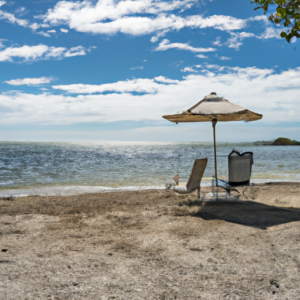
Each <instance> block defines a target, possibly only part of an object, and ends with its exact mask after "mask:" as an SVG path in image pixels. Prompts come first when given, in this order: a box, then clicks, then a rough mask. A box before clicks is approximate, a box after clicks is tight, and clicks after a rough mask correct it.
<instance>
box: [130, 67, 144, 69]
mask: <svg viewBox="0 0 300 300" xmlns="http://www.w3.org/2000/svg"><path fill="white" fill-rule="evenodd" d="M143 69H144V66H138V67H133V68H130V70H143Z"/></svg>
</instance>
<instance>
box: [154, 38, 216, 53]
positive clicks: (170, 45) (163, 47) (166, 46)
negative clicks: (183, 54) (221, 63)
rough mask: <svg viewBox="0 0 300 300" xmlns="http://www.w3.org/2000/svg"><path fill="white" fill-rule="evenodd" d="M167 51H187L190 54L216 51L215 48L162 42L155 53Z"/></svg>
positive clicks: (165, 40) (167, 41)
mask: <svg viewBox="0 0 300 300" xmlns="http://www.w3.org/2000/svg"><path fill="white" fill-rule="evenodd" d="M168 49H179V50H187V51H192V52H212V51H216V49H215V48H195V47H192V46H190V45H188V44H183V43H170V41H169V40H167V39H164V40H162V41H161V42H160V43H159V45H158V46H157V47H156V48H155V51H165V50H168Z"/></svg>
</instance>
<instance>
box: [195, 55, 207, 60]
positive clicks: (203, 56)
mask: <svg viewBox="0 0 300 300" xmlns="http://www.w3.org/2000/svg"><path fill="white" fill-rule="evenodd" d="M196 57H198V58H202V59H206V58H208V56H206V55H203V54H197V55H196Z"/></svg>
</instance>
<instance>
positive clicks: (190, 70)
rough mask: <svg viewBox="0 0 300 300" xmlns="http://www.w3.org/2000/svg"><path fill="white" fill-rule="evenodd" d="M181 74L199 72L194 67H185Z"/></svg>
mask: <svg viewBox="0 0 300 300" xmlns="http://www.w3.org/2000/svg"><path fill="white" fill-rule="evenodd" d="M180 71H181V72H191V73H198V71H197V70H195V69H193V68H192V67H185V68H183V69H182V70H180Z"/></svg>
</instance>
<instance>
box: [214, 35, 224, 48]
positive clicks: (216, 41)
mask: <svg viewBox="0 0 300 300" xmlns="http://www.w3.org/2000/svg"><path fill="white" fill-rule="evenodd" d="M212 44H213V45H214V46H218V47H220V46H222V43H221V37H220V36H218V37H217V38H216V40H215V41H213V42H212Z"/></svg>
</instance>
